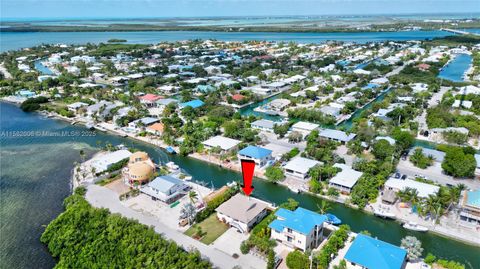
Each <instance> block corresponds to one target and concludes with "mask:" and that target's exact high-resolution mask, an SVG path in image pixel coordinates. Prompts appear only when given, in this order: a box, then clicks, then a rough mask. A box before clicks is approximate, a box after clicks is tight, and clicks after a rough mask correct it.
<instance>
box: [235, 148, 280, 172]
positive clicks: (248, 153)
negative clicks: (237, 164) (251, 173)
mask: <svg viewBox="0 0 480 269" xmlns="http://www.w3.org/2000/svg"><path fill="white" fill-rule="evenodd" d="M237 156H238V159H239V160H242V159H244V160H253V161H254V162H255V163H256V164H257V165H258V166H260V167H263V166H265V165H267V164H268V163H269V161H270V160H272V159H273V157H272V151H271V150H269V149H265V148H261V147H256V146H248V147H246V148H244V149H242V150H240V151H239V152H238V154H237Z"/></svg>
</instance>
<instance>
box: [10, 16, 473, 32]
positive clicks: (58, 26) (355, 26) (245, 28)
mask: <svg viewBox="0 0 480 269" xmlns="http://www.w3.org/2000/svg"><path fill="white" fill-rule="evenodd" d="M347 19H348V23H345V22H346V21H345V20H347ZM132 21H135V23H132ZM77 22H78V23H75V20H72V21H70V23H68V24H65V23H64V22H63V21H57V22H49V23H48V24H47V23H43V22H32V21H21V22H20V21H17V22H3V23H1V25H2V26H3V28H2V31H3V32H135V31H217V32H318V33H322V32H348V33H352V32H386V31H411V30H439V29H441V28H450V29H472V28H480V19H478V18H467V17H465V18H456V19H449V18H446V17H445V18H443V19H438V18H435V19H420V18H412V17H376V16H372V17H368V18H367V19H366V18H362V19H360V18H355V17H350V18H341V17H329V18H323V17H318V18H305V17H292V18H290V17H287V18H268V19H265V18H263V19H261V18H255V19H252V18H209V19H193V18H189V19H182V20H177V19H149V20H142V19H131V20H118V21H113V22H112V21H102V20H87V21H82V20H77Z"/></svg>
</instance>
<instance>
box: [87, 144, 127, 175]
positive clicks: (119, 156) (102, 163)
mask: <svg viewBox="0 0 480 269" xmlns="http://www.w3.org/2000/svg"><path fill="white" fill-rule="evenodd" d="M130 155H132V153H131V152H130V151H128V150H126V149H122V150H117V151H114V152H111V153H108V154H105V155H102V156H98V157H95V158H93V159H92V160H91V166H92V167H94V168H95V172H96V173H99V172H103V171H105V170H107V169H108V168H109V167H110V166H112V165H113V164H115V163H118V162H119V161H121V160H124V159H127V158H129V157H130Z"/></svg>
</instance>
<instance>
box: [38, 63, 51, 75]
mask: <svg viewBox="0 0 480 269" xmlns="http://www.w3.org/2000/svg"><path fill="white" fill-rule="evenodd" d="M34 66H35V69H36V70H37V71H38V72H40V74H42V75H54V73H53V72H52V70H50V68H48V67H46V66H45V65H43V64H42V60H37V61H35V63H34Z"/></svg>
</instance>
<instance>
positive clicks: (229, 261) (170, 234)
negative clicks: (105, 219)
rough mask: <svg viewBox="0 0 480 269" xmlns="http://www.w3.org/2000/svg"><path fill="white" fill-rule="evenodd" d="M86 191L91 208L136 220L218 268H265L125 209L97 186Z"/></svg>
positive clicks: (247, 257)
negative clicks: (198, 252) (106, 210)
mask: <svg viewBox="0 0 480 269" xmlns="http://www.w3.org/2000/svg"><path fill="white" fill-rule="evenodd" d="M87 189H88V191H87V194H86V195H85V197H86V199H87V201H88V202H89V203H90V204H92V205H93V206H95V207H98V208H107V209H109V210H110V212H112V213H119V214H121V215H122V216H124V217H127V218H131V219H136V220H138V221H139V222H140V223H142V224H145V225H148V226H153V228H154V229H155V231H156V232H157V233H159V234H162V235H163V236H164V237H165V238H167V239H171V240H173V241H175V242H176V243H177V244H179V245H181V246H183V248H185V249H186V250H190V249H192V248H195V249H198V250H199V251H200V253H202V256H204V258H208V259H209V260H210V261H211V262H212V263H213V264H214V265H215V266H218V267H219V268H232V267H233V266H234V265H240V266H242V268H265V266H266V263H265V261H263V260H262V259H260V258H258V257H256V256H253V255H251V254H248V255H242V254H241V253H240V249H239V250H238V254H239V258H238V259H234V258H233V257H232V256H230V255H228V254H226V253H225V252H222V251H220V250H218V249H216V248H214V246H213V245H210V246H207V245H205V244H203V243H201V242H199V241H197V240H195V239H193V238H191V237H189V236H186V235H184V234H183V233H181V232H178V231H176V230H173V229H171V228H169V227H168V226H166V225H164V224H163V223H161V222H160V221H159V220H158V219H157V218H155V217H153V216H151V215H144V214H141V213H139V212H137V211H135V210H133V209H130V208H128V207H125V206H124V205H122V203H121V202H120V200H119V199H118V195H117V194H116V193H115V192H113V191H111V190H109V189H107V188H104V187H101V186H98V185H89V186H88V188H87Z"/></svg>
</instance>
